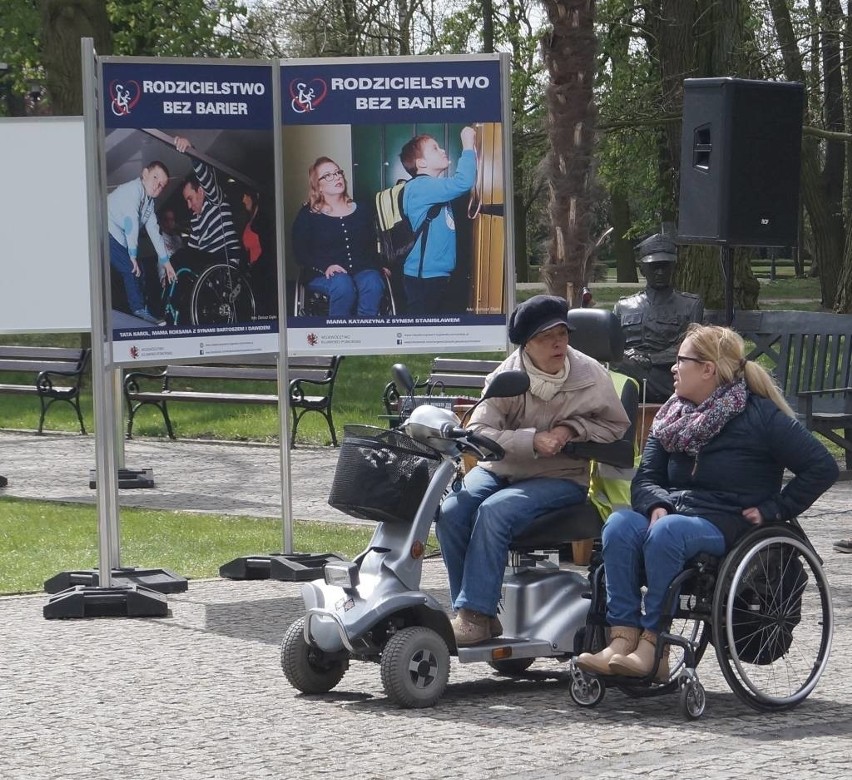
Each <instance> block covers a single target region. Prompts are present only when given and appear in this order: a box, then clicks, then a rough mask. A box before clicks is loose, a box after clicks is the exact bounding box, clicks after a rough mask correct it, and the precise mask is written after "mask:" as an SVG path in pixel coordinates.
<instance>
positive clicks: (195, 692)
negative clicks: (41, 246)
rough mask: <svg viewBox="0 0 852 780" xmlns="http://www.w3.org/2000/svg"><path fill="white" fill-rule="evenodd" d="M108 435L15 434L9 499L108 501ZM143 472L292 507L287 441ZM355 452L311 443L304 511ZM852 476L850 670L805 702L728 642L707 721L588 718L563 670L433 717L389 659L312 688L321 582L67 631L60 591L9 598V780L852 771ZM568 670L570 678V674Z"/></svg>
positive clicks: (206, 593)
mask: <svg viewBox="0 0 852 780" xmlns="http://www.w3.org/2000/svg"><path fill="white" fill-rule="evenodd" d="M92 447H93V440H92V439H91V437H89V438H86V439H84V438H83V437H79V436H70V435H69V436H63V435H48V436H44V437H37V436H33V435H30V434H16V433H0V464H2V467H0V472H2V473H4V474H5V475H6V476H8V477H9V479H10V484H9V487H8V488H6V489H4V490H3V494H6V495H21V496H31V497H39V498H61V499H63V500H71V501H91V500H93V496H92V493H93V491H90V490H89V488H88V485H87V482H88V469H89V468H90V467H91V466H92V464H93V460H94V454H93V450H92ZM127 452H128V459H127V463H128V466H139V467H141V466H152V467H153V468H154V470H155V478H156V480H157V487H156V488H155V489H154V490H149V491H121V500H122V502H123V503H126V504H134V505H143V506H168V507H170V508H172V507H174V508H190V509H199V510H205V511H210V510H216V511H238V512H252V513H257V514H270V515H275V514H277V513H278V511H279V508H278V503H279V502H280V500H279V499H278V498H277V491H278V481H277V480H278V473H279V472H278V451H277V449H275V448H272V447H257V446H246V447H243V446H239V445H220V444H217V445H211V444H197V443H192V442H180V441H179V442H160V441H136V442H131V443H130V444H129V445H128V449H127ZM335 454H336V453H335V451H333V450H330V449H308V448H305V449H301V448H300V449H297V450H294V451H293V474H294V493H293V503H294V507H295V511H294V514H295V516H296V517H317V518H319V519H322V518H331V517H335V515H334V513H333V512H332V510H330V509H329V508H327V507H324V506H323V503H324V492H323V491H325V490H327V483H328V481H329V479H330V477H329V476H328V472H330V470H331V469H332V467H333V463H334V459H335ZM850 507H852V483H849V482H847V483H842V484H839V485H837V486H835V488H833V489H832V490H831V491H830V492H829V493H828V494H826V496H824V497H823V498H822V499H820V501H819V502H818V504H817V505H815V507H814V508H812V509H811V511H809V512H808V513H807V516H806V517H805V518H804V520H803V523H804V525H805V527H806V529H807V531H808V533H809V535H810V537H811V539H812V541H813V542H814V544H815V546H816V547H817V549H818V551H819V552H820V554H821V555H823V556H824V558H825V566H826V569H827V572H828V577H829V580H830V582H831V586H832V592H833V595H834V604H835V612H836V632H835V637H834V647H833V652H832V657H831V662H830V664H829V668H828V670H827V672H826V674H825V676H824V677H823V679H822V682H821V684H820V686H819V687H818V688H817V690H816V691H815V692H814V693H813V694H812V695H811V697H810V698H809V699H808V700H807V701H806V702H805V703H804V704H802V705H801V706H800V707H798V708H797V709H795V710H793V711H791V712H788V713H777V714H772V715H765V714H758V713H756V712H752V711H751V710H749V709H748V708H747V707H746V706H745V705H743V704H741V703H739V701H738V700H737V699H736V697H735V696H734V695H733V694H732V693H731V692H730V691H729V690H728V688H727V686H726V685H725V683H724V681H723V680H722V678H721V675H720V673H719V672H718V667H717V664H716V662H715V659H714V658H713V655H712V650H711V651H709V653H708V657H707V658H706V659H705V660H704V662H703V663H702V665H701V667H700V672H701V676H702V681H703V682H704V684H705V686H706V688H707V691H708V703H707V711H706V713H705V715H704V716H703V717H702V718H701V719H700V720H698V721H695V722H687V721H685V720H684V719H683V716H682V715H681V714H680V710H679V706H678V702H677V699H676V698H675V697H673V696H667V697H662V698H657V699H642V700H635V699H629V698H627V697H625V696H624V695H622V694H621V693H619V692H617V691H610V692H609V693H608V694H607V696H606V699H605V700H604V701H603V702H602V703H601V704H600V706H598V707H597V708H595V709H591V710H585V709H580V708H578V707H577V706H575V705H574V704H573V703H572V702H571V700H570V698H569V696H568V693H567V690H566V688H565V687H564V685H563V684H562V683H560V682H558V681H556V680H554V679H552V673H553V672H554V671H557V670H560V669H562V668H564V667H561V666H559V665H557V664H555V663H553V662H537V663H536V665H535V666H534V667H533V670H535V671H536V672H537V674H538V676H539V677H540V678H541V679H533V680H514V681H513V680H508V679H504V678H500V677H497V676H495V675H493V674H492V673H491V671H490V669H489V668H488V667H486V666H484V665H481V664H468V665H464V666H463V665H460V664H458V663H457V662H455V661H454V662H453V668H452V671H451V675H450V685H449V687H448V689H447V693H446V694H445V696H444V698H443V699H442V700H441V701H440V702H438V704H437V705H436V706H435V707H434V708H432V709H429V710H418V711H411V710H408V711H406V710H398V709H395V708H393V707H391V706H389V705H388V703H387V701H386V699H385V698H384V695H383V692H382V688H381V682H380V679H379V669H378V666H376V665H373V664H364V663H353V665H352V667H351V669H350V670H349V672H348V673H347V674H346V676H345V677H344V679H343V680H342V681H341V683H340V684H339V685H338V687H337V688H336V689H335V690H334V691H332V692H331V693H330V694H328V695H325V696H320V697H312V696H304V695H297V694H296V693H295V691H294V690H293V689H292V688H290V686H289V685H288V684H287V682H286V680H285V678H284V676H283V674H282V673H281V670H280V666H279V658H278V645H279V642H280V640H281V637H282V635H283V633H284V631H285V629H286V627H287V626H288V625H289V624H290V623H291V622H292V621H293V620H295V619H296V618H297V617H299V616H300V615H301V614H302V610H303V607H302V602H301V599H300V596H299V585H298V584H295V583H286V582H275V581H260V582H231V581H223V580H210V581H194V582H191V583H190V587H189V590H188V591H187V592H186V593H182V594H175V595H171V596H169V606H170V615H169V616H168V617H166V618H159V619H136V620H132V619H120V618H116V619H106V618H101V619H92V620H70V621H47V620H44V619H43V617H42V607H43V606H44V604H45V597H44V596H43V595H37V596H23V597H7V598H0V724H2V725H0V778H2V780H19V779H20V780H60V779H61V780H78V779H79V780H83V779H84V778H85V780H90V778H92V777H103V778H109V780H125V778H126V779H127V780H159V778H162V777H174V778H180V780H219V779H221V780H231V778H234V780H237V779H239V780H245V778H279V779H289V778H300V780H302V779H304V780H312V779H313V778H331V777H345V776H347V777H354V778H365V779H369V778H376V779H381V780H384V779H385V778H387V779H388V780H390V779H393V780H396V779H397V778H453V779H454V780H465V779H467V778H470V779H471V780H480V779H481V778H485V777H489V778H530V779H532V778H535V780H541V778H563V777H566V778H620V777H632V776H653V777H655V778H670V777H676V776H689V777H696V778H711V779H713V780H715V779H716V778H718V779H719V780H721V779H722V778H725V779H726V780H739V779H740V778H742V779H743V780H746V779H747V780H753V779H754V778H761V780H763V779H764V778H780V777H796V778H832V779H836V780H841V779H842V780H845V778H848V777H849V776H850V767H851V766H852V760H850V757H849V745H850V736H852V712H850V707H849V702H850V701H852V674H850V671H852V555H845V556H844V555H841V554H839V553H835V552H834V551H833V550H832V549H831V541H832V540H833V539H835V538H839V537H841V536H846V537H849V536H852V511H851V510H850ZM445 582H446V580H445V572H444V569H443V566H442V565H441V563H440V562H438V561H427V562H426V564H425V565H424V586H425V587H427V588H429V589H431V590H433V591H434V593H435V594H436V595H437V596H438V597H439V598H441V599H443V600H444V601H445V600H446V588H445ZM549 675H550V676H551V679H548V676H549Z"/></svg>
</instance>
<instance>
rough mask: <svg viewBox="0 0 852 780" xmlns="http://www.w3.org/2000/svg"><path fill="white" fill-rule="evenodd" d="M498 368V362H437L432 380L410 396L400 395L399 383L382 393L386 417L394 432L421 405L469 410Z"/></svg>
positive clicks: (456, 360) (388, 385)
mask: <svg viewBox="0 0 852 780" xmlns="http://www.w3.org/2000/svg"><path fill="white" fill-rule="evenodd" d="M499 365H500V361H499V360H472V359H468V358H441V357H438V358H435V359H434V360H433V361H432V369H431V372H430V374H429V377H428V378H427V379H425V380H424V381H422V382H418V383H417V384H416V385H415V386H414V389H413V391H412V392H411V393H410V394H408V395H406V394H405V393H401V392H400V388H398V387H397V385H396V382H393V381H391V382H388V383H387V385H385V389H384V392H383V393H382V404H383V405H384V407H385V415H384V416H385V417H386V418H387V419H388V422H389V424H390V426H391V427H392V428H393V427H395V426H396V425H399V423H400V422H402V421H403V420H405V419H406V418H407V417H408V416H409V415H410V414H411V411H412V409H414V407H416V406H420V405H421V404H425V403H428V404H432V405H434V406H442V405H443V406H446V407H447V408H449V409H458V408H462V407H465V406H469V405H470V404H473V403H475V402H476V400H477V399H478V398H479V396H480V394H481V392H482V388H483V387H485V377H487V376H488V375H489V374H490V373H491V372H492V371H493V370H494V369H495V368H497V366H499Z"/></svg>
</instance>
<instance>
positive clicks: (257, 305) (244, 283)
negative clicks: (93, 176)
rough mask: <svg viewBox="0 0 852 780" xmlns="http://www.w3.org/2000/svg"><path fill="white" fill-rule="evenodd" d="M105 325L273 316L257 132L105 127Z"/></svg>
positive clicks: (267, 199) (266, 197)
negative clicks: (107, 281)
mask: <svg viewBox="0 0 852 780" xmlns="http://www.w3.org/2000/svg"><path fill="white" fill-rule="evenodd" d="M105 147H106V160H107V189H108V195H107V204H108V213H109V234H110V235H109V242H110V269H111V276H112V284H111V302H112V305H111V308H112V320H113V329H114V330H115V331H117V332H119V333H120V332H121V330H122V329H135V328H140V327H146V328H151V327H155V328H157V327H167V326H168V327H183V326H199V327H203V326H213V325H223V324H236V323H251V322H256V321H258V320H270V319H275V318H276V317H277V294H276V291H277V269H276V238H275V222H274V189H275V186H274V171H273V168H274V166H272V165H270V161H271V160H273V158H274V152H273V139H272V135H271V133H268V132H263V131H255V130H191V131H186V132H184V131H178V130H168V131H161V130H153V129H144V130H141V129H134V130H130V129H127V130H124V129H121V130H109V131H107V134H106V138H105Z"/></svg>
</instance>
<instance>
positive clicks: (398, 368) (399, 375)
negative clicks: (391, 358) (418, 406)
mask: <svg viewBox="0 0 852 780" xmlns="http://www.w3.org/2000/svg"><path fill="white" fill-rule="evenodd" d="M391 376H392V377H393V381H394V384H396V386H397V388H398V389H399V394H400V395H411V393H412V392H414V377H413V376H411V372H410V371H409V370H408V366H406V365H405V363H394V364H393V365H392V366H391Z"/></svg>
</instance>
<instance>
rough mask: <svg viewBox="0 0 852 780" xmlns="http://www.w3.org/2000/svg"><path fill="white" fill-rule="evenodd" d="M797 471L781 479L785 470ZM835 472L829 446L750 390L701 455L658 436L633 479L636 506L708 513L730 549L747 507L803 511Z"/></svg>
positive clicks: (774, 515)
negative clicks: (666, 444) (675, 448)
mask: <svg viewBox="0 0 852 780" xmlns="http://www.w3.org/2000/svg"><path fill="white" fill-rule="evenodd" d="M785 468H786V469H789V470H790V471H791V472H792V473H793V475H794V476H793V478H792V479H791V480H790V481H789V482H787V484H786V485H783V487H782V484H783V476H784V469H785ZM837 476H838V468H837V463H836V462H835V460H834V458H833V457H832V456H831V454H830V453H829V451H828V450H827V449H826V448H825V447H824V446H823V445H822V444H821V443H820V442H819V441H817V439H816V438H814V436H812V435H811V434H810V432H809V431H808V430H807V429H806V428H805V427H804V426H803V425H802V424H801V423H799V422H798V421H796V420H794V419H792V418H791V417H788V416H787V415H786V414H784V413H783V412H782V411H781V410H780V409H779V408H778V407H777V406H775V404H774V403H773V402H772V401H770V400H768V399H766V398H762V397H760V396H757V395H754V394H751V393H750V394H749V398H748V403H747V404H746V408H745V409H744V410H743V412H742V413H741V414H738V415H737V416H736V417H734V418H732V419H731V420H730V421H729V422H728V423H727V425H725V427H724V428H722V430H721V431H719V433H718V434H717V435H716V436H715V437H714V438H713V439H712V440H711V441H709V442H708V443H707V444H706V445H705V446H704V447H703V448H702V449H701V450H700V451H699V453H698V455H697V456H696V457H693V456H691V455H685V454H684V453H680V452H672V453H669V452H666V451H665V450H664V449H663V446H662V445H661V444H660V442H659V440H657V439H655V438H654V437H653V436H652V437H651V438H650V439H649V440H648V443H647V444H646V446H645V450H644V452H643V453H642V463H641V464H640V466H639V469H638V470H637V472H636V476H635V477H634V479H633V483H632V485H631V499H632V503H633V508H634V509H635V510H636V511H637V512H641V513H642V514H643V515H645V516H646V517H650V515H651V511H652V510H653V509H654V508H655V507H658V506H661V507H665V509H667V510H668V511H669V513H671V514H675V513H676V514H683V515H693V516H698V517H704V518H706V519H707V520H709V521H710V522H712V523H713V525H715V526H716V527H717V528H719V530H720V531H721V532H722V533H723V534H724V535H725V542H726V544H727V545H728V548H730V547H731V546H732V545H733V544H734V543H735V542H736V540H737V539H738V538H739V537H740V536H742V535H743V534H744V533H745V532H746V531H748V530H749V529H750V528H752V527H753V526H752V525H751V524H750V523H749V522H747V521H746V520H745V519H744V518H743V516H742V511H743V509H747V508H748V507H757V508H758V509H759V510H760V513H761V515H762V516H763V518H764V519H765V520H769V521H771V520H789V519H791V518H793V517H796V516H797V515H799V514H801V513H802V512H804V511H805V510H806V509H807V508H808V507H809V506H810V505H811V504H813V502H814V501H816V500H817V499H818V498H819V497H820V496H821V495H822V494H823V493H824V492H825V491H826V490H828V488H830V487H831V486H832V485H833V484H834V481H835V480H836V479H837Z"/></svg>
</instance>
